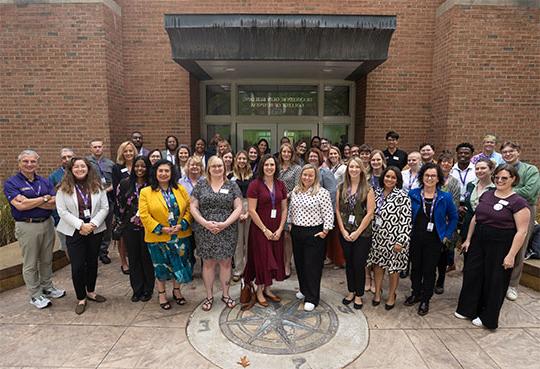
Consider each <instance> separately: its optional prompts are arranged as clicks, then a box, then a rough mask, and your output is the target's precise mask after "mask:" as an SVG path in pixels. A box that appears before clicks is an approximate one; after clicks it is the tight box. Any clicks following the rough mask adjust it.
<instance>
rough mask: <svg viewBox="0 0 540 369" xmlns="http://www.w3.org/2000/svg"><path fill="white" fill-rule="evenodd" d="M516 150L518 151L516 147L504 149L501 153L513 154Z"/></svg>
mask: <svg viewBox="0 0 540 369" xmlns="http://www.w3.org/2000/svg"><path fill="white" fill-rule="evenodd" d="M515 152H516V150H515V149H512V150H503V151H501V154H503V155H507V154H513V153H515Z"/></svg>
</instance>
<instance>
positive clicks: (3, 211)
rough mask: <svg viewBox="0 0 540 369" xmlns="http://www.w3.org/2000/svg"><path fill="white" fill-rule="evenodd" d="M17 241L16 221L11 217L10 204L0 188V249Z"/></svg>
mask: <svg viewBox="0 0 540 369" xmlns="http://www.w3.org/2000/svg"><path fill="white" fill-rule="evenodd" d="M14 241H15V220H14V219H13V217H12V216H11V209H10V207H9V202H8V200H7V199H6V196H5V195H4V191H3V188H2V187H1V186H0V247H2V246H5V245H7V244H9V243H12V242H14Z"/></svg>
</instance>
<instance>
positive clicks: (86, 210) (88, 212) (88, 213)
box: [83, 209, 90, 218]
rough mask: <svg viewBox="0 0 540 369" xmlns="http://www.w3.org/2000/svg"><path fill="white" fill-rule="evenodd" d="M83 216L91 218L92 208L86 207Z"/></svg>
mask: <svg viewBox="0 0 540 369" xmlns="http://www.w3.org/2000/svg"><path fill="white" fill-rule="evenodd" d="M83 216H84V217H85V218H90V210H89V209H84V211H83Z"/></svg>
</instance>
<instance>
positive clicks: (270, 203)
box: [244, 154, 287, 307]
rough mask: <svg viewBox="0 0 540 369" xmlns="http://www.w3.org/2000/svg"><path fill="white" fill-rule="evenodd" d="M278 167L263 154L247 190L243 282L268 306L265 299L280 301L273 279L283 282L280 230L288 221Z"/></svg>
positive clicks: (258, 300) (260, 301)
mask: <svg viewBox="0 0 540 369" xmlns="http://www.w3.org/2000/svg"><path fill="white" fill-rule="evenodd" d="M278 174H279V169H278V164H277V162H276V159H275V158H274V157H273V156H272V155H269V154H267V155H264V156H263V157H262V158H261V160H260V162H259V165H258V171H257V179H255V180H253V181H252V182H251V183H250V185H249V188H248V191H247V197H248V212H249V215H250V217H251V225H250V227H249V241H248V255H247V263H246V268H245V270H244V280H245V281H246V282H248V283H251V282H252V281H253V280H255V284H256V285H257V302H258V303H259V304H260V305H261V306H264V307H266V306H268V301H267V300H266V298H268V299H269V300H271V301H274V302H279V301H281V298H280V297H279V296H277V295H275V294H274V293H272V291H270V286H271V285H272V280H276V281H282V280H284V279H285V266H284V264H283V229H284V227H285V221H286V220H287V188H286V187H285V184H284V183H283V182H281V181H280V180H278V179H277V178H278Z"/></svg>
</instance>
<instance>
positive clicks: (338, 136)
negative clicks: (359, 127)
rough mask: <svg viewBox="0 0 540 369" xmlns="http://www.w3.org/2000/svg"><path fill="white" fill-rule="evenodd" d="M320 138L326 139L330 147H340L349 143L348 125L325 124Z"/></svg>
mask: <svg viewBox="0 0 540 369" xmlns="http://www.w3.org/2000/svg"><path fill="white" fill-rule="evenodd" d="M321 137H324V138H326V139H328V140H329V141H330V142H331V143H332V145H334V146H340V145H342V144H345V143H347V142H348V141H349V125H348V124H332V125H330V124H325V125H324V127H323V134H322V136H321Z"/></svg>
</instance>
